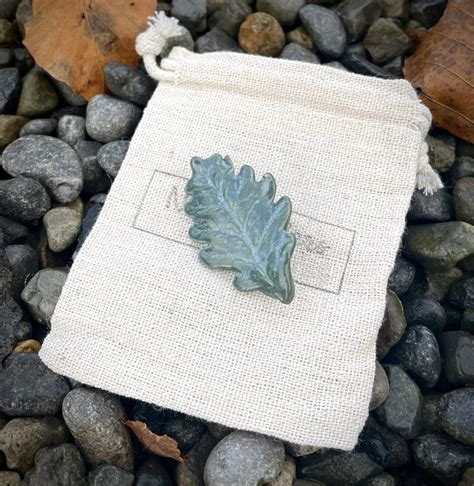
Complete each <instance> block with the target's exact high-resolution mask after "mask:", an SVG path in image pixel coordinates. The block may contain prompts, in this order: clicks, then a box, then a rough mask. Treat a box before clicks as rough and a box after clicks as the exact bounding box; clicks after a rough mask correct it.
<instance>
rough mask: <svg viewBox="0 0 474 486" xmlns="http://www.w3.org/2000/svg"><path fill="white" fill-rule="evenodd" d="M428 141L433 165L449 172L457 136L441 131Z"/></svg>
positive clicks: (429, 154)
mask: <svg viewBox="0 0 474 486" xmlns="http://www.w3.org/2000/svg"><path fill="white" fill-rule="evenodd" d="M422 1H423V0H422ZM426 142H427V143H428V149H429V150H428V156H429V158H430V164H431V166H432V167H433V168H434V169H435V170H436V171H438V172H439V173H441V174H443V173H445V172H448V171H449V170H450V169H451V167H452V165H453V164H454V161H455V150H456V140H455V138H454V137H453V136H452V135H450V134H449V133H447V132H441V133H438V134H437V135H436V137H433V136H431V135H428V136H427V137H426Z"/></svg>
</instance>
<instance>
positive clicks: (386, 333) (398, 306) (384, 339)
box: [377, 290, 407, 358]
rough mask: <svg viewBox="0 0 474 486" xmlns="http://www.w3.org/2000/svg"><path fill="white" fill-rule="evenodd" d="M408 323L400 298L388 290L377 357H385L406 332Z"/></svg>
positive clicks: (379, 334)
mask: <svg viewBox="0 0 474 486" xmlns="http://www.w3.org/2000/svg"><path fill="white" fill-rule="evenodd" d="M406 327H407V323H406V320H405V315H404V313H403V305H402V303H401V302H400V299H399V298H398V297H397V296H396V295H395V294H394V293H393V292H392V291H391V290H389V291H388V292H387V298H386V307H385V315H384V318H383V321H382V325H381V326H380V329H379V333H378V336H377V358H383V357H384V356H386V355H387V353H388V352H389V351H390V348H391V347H392V346H393V345H394V344H396V343H397V342H398V341H399V340H400V338H401V337H402V336H403V333H404V332H405V328H406Z"/></svg>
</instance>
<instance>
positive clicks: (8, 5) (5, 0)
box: [0, 0, 20, 19]
mask: <svg viewBox="0 0 474 486" xmlns="http://www.w3.org/2000/svg"><path fill="white" fill-rule="evenodd" d="M19 3H20V0H2V1H1V2H0V18H1V19H11V18H12V17H14V16H15V12H16V8H17V7H18V4H19Z"/></svg>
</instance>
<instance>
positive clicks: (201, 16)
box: [171, 0, 207, 32]
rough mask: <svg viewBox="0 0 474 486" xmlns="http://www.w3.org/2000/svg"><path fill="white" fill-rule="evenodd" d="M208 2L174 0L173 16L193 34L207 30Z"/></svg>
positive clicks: (203, 0) (200, 0)
mask: <svg viewBox="0 0 474 486" xmlns="http://www.w3.org/2000/svg"><path fill="white" fill-rule="evenodd" d="M206 7H207V0H173V1H172V3H171V15H172V16H173V17H176V18H177V19H178V20H179V23H180V24H181V25H184V27H186V28H187V29H189V30H190V31H191V32H202V31H204V30H206V26H207V21H206V12H207V10H206Z"/></svg>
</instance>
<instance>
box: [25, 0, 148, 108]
mask: <svg viewBox="0 0 474 486" xmlns="http://www.w3.org/2000/svg"><path fill="white" fill-rule="evenodd" d="M155 7H156V0H135V1H133V0H113V1H112V2H111V1H108V0H72V1H64V0H33V20H32V21H31V22H28V23H27V24H26V26H25V28H26V37H25V40H24V41H23V43H24V44H25V45H26V47H27V48H28V50H29V51H30V53H31V55H32V56H33V58H34V59H35V61H36V63H37V64H39V65H40V66H41V67H42V68H43V69H45V70H46V71H47V72H48V73H49V74H51V76H53V77H54V78H56V79H59V80H60V81H64V82H65V83H66V84H67V85H68V86H70V87H71V88H72V89H73V91H74V92H76V93H77V94H79V95H81V96H83V97H84V98H86V99H90V98H92V97H93V96H94V95H96V94H99V93H103V92H104V91H105V81H104V74H103V68H104V67H105V65H106V64H107V62H109V61H112V60H114V61H120V62H123V63H124V64H128V65H130V66H137V65H138V63H139V61H140V58H139V56H138V54H137V53H136V52H135V37H136V36H137V34H138V33H140V32H141V31H143V30H145V28H146V25H147V17H148V16H149V15H152V14H153V12H154V10H155Z"/></svg>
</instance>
